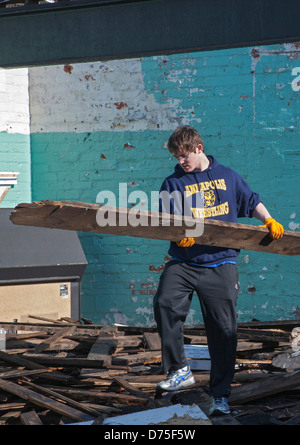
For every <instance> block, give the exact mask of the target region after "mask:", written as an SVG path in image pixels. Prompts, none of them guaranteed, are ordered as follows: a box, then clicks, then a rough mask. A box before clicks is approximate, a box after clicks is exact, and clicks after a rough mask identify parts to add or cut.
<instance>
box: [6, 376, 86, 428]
mask: <svg viewBox="0 0 300 445" xmlns="http://www.w3.org/2000/svg"><path fill="white" fill-rule="evenodd" d="M0 388H1V389H2V390H3V391H7V392H10V393H12V394H15V395H16V396H18V397H20V398H21V399H25V400H28V401H30V402H31V403H33V404H36V405H39V406H42V407H46V408H49V409H51V410H53V411H56V412H58V413H60V414H63V415H65V416H67V417H70V418H71V419H74V420H76V421H85V420H91V419H93V417H92V416H90V415H87V414H85V413H83V412H82V411H79V410H77V409H75V408H72V407H69V406H67V405H65V404H63V403H60V402H57V401H54V400H53V399H50V398H49V397H45V396H43V395H41V394H38V393H36V392H34V391H32V390H31V389H28V388H25V387H24V386H21V385H19V384H16V383H13V382H9V381H6V380H2V379H0Z"/></svg>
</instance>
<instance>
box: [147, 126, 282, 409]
mask: <svg viewBox="0 0 300 445" xmlns="http://www.w3.org/2000/svg"><path fill="white" fill-rule="evenodd" d="M168 149H169V151H170V152H171V153H172V154H173V156H174V157H175V158H176V159H177V162H178V164H177V165H176V167H175V171H174V173H173V174H172V175H171V176H169V177H167V178H166V179H165V180H164V182H163V184H162V187H161V192H164V194H166V192H167V194H171V193H172V192H174V191H177V192H180V193H181V195H182V196H183V197H184V196H185V197H187V196H190V195H192V197H194V198H195V197H196V196H197V194H200V195H199V196H201V198H202V202H203V206H202V208H197V207H193V205H195V204H192V201H191V204H190V205H191V206H192V208H190V213H191V214H192V215H194V217H197V216H199V215H202V216H203V217H206V218H212V219H216V220H222V221H230V222H237V218H238V217H253V216H254V217H255V218H257V219H258V220H260V221H262V222H263V223H264V225H265V226H266V227H268V228H269V232H270V235H271V237H273V238H280V237H282V235H283V227H282V225H281V224H279V223H277V222H276V221H275V220H274V219H273V218H272V217H271V215H270V213H269V212H268V210H267V209H266V207H265V206H264V205H263V203H262V202H261V200H260V198H259V195H258V194H257V193H254V192H252V191H251V189H250V187H249V186H248V185H247V183H246V182H245V181H244V180H243V179H242V178H241V177H240V176H239V175H238V174H237V173H236V172H235V171H233V170H232V169H230V168H228V167H225V166H223V165H221V164H219V163H218V162H217V160H216V159H215V158H214V157H213V156H211V155H206V154H205V152H204V149H203V141H202V139H201V137H200V135H199V133H198V131H197V130H195V129H194V128H191V127H189V126H183V127H179V128H178V129H177V130H175V132H174V133H173V134H172V135H171V136H170V138H169V141H168ZM162 195H163V194H162V193H161V195H160V196H162ZM164 196H166V195H164ZM170 201H172V200H169V202H168V205H169V207H168V205H166V202H165V200H164V199H162V198H161V199H160V211H161V212H165V213H179V211H180V210H178V208H179V209H180V206H179V207H178V205H177V206H176V205H175V204H174V205H171V207H170ZM175 207H176V208H175ZM181 209H182V207H181ZM181 212H183V211H182V210H181ZM238 253H239V252H238V251H237V250H234V249H230V248H223V247H213V246H203V245H198V244H195V241H194V239H193V238H185V239H183V240H181V241H180V242H171V245H170V249H169V254H170V255H171V257H172V260H171V261H169V262H168V263H167V265H166V267H165V269H164V271H163V272H162V275H161V278H160V282H159V286H158V289H157V293H156V295H155V297H154V314H155V320H156V323H157V327H158V332H159V334H160V337H161V341H162V360H163V368H164V372H165V373H166V374H167V376H166V379H165V380H163V381H162V382H160V383H159V384H158V386H157V389H158V390H160V391H174V390H177V389H181V388H185V387H187V386H189V385H191V384H193V383H194V377H193V375H192V373H191V371H190V368H189V367H188V366H187V364H186V359H185V354H184V341H183V324H184V322H185V319H186V316H187V314H188V312H189V308H190V303H191V299H192V295H193V292H194V291H196V293H197V295H198V298H199V301H200V305H201V309H202V315H203V320H204V324H205V328H206V334H207V342H208V348H209V353H210V357H211V372H210V392H211V409H210V414H211V415H215V414H220V413H221V414H226V413H227V414H228V413H229V412H230V409H229V406H228V402H227V398H228V397H229V395H230V393H231V389H230V386H231V382H232V378H233V375H234V367H235V358H236V344H237V335H236V331H237V317H236V309H235V307H236V301H237V296H238V290H239V282H238V270H237V266H236V261H237V256H238Z"/></svg>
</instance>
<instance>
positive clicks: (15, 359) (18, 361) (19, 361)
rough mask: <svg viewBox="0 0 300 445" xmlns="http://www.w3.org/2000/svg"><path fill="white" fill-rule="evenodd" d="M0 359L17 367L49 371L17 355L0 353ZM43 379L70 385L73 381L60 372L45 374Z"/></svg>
mask: <svg viewBox="0 0 300 445" xmlns="http://www.w3.org/2000/svg"><path fill="white" fill-rule="evenodd" d="M0 359H1V360H4V361H5V362H8V363H11V364H15V365H17V366H24V367H25V368H28V369H40V370H41V369H42V370H45V369H47V368H46V367H45V366H43V365H41V364H40V363H35V362H34V361H32V360H30V359H26V358H24V357H20V356H17V355H16V354H8V353H7V352H4V351H0ZM43 378H45V379H50V380H56V381H60V382H65V383H68V382H69V381H70V380H72V377H71V376H69V375H66V374H63V373H61V372H59V371H56V370H55V371H52V370H51V372H50V370H49V372H45V373H44V374H43Z"/></svg>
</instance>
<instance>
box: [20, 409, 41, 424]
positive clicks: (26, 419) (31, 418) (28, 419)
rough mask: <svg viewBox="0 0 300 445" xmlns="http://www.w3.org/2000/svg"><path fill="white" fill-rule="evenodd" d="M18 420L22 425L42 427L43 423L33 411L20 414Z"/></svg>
mask: <svg viewBox="0 0 300 445" xmlns="http://www.w3.org/2000/svg"><path fill="white" fill-rule="evenodd" d="M20 420H21V422H22V424H23V425H43V422H42V421H41V419H40V418H39V416H38V415H37V413H36V412H35V411H34V410H32V411H27V412H26V413H21V414H20Z"/></svg>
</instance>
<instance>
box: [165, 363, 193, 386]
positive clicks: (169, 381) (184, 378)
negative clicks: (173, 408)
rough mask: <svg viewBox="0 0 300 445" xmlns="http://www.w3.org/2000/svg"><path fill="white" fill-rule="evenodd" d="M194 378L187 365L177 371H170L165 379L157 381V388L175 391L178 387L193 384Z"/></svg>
mask: <svg viewBox="0 0 300 445" xmlns="http://www.w3.org/2000/svg"><path fill="white" fill-rule="evenodd" d="M194 383H195V379H194V377H193V374H192V372H191V370H190V367H189V366H185V367H184V368H182V369H178V370H177V371H170V372H169V374H168V375H167V377H166V378H165V380H163V381H162V382H160V383H158V385H157V389H160V390H163V391H177V390H178V389H182V388H186V387H187V386H190V385H193V384H194Z"/></svg>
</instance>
